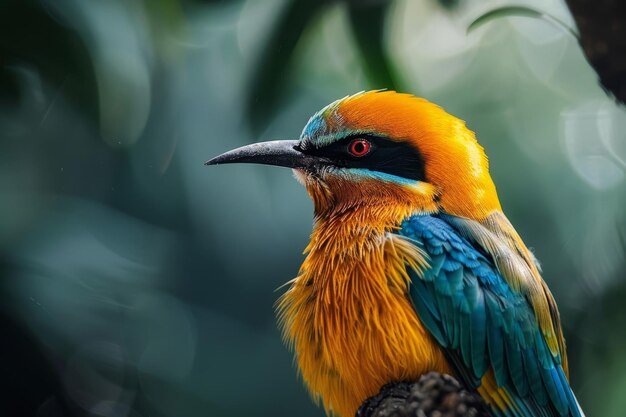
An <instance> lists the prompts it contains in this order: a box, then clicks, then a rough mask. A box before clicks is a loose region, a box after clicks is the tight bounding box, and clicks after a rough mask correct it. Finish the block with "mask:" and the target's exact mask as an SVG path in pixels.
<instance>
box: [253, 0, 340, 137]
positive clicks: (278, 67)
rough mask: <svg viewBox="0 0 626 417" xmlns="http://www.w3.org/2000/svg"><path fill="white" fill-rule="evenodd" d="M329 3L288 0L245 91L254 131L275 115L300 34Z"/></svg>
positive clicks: (322, 0)
mask: <svg viewBox="0 0 626 417" xmlns="http://www.w3.org/2000/svg"><path fill="white" fill-rule="evenodd" d="M327 4H328V2H327V1H324V0H320V1H299V0H290V1H289V2H287V4H286V5H285V6H284V9H283V11H282V13H281V15H280V16H279V18H278V20H277V22H276V24H275V25H274V27H273V28H272V31H271V33H270V34H269V36H268V37H267V40H266V42H265V44H264V46H263V47H262V48H261V50H262V52H261V53H260V54H259V60H258V62H257V64H256V66H255V68H256V71H255V72H254V73H253V74H252V76H251V79H250V81H249V85H248V88H247V92H246V114H247V117H248V121H249V122H250V125H251V126H252V128H253V130H258V129H259V128H261V127H263V126H264V125H265V124H267V123H268V122H267V120H268V119H269V118H271V116H273V115H274V113H275V111H276V108H277V105H278V103H279V101H280V100H279V99H280V98H281V96H282V89H281V87H283V85H284V83H285V80H286V78H287V76H288V74H289V69H290V64H291V58H292V56H293V53H294V50H295V48H296V45H297V43H298V41H299V40H300V37H301V36H302V33H303V32H304V30H305V29H306V28H307V26H308V25H309V24H310V22H311V21H312V20H313V19H314V18H315V17H317V15H318V14H319V13H320V12H321V11H322V10H323V9H324V8H325V7H326V6H327Z"/></svg>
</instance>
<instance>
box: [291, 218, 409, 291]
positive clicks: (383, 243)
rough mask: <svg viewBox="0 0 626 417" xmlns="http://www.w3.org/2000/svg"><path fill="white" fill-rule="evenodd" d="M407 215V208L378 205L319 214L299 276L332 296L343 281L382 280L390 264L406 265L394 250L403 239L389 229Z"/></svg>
mask: <svg viewBox="0 0 626 417" xmlns="http://www.w3.org/2000/svg"><path fill="white" fill-rule="evenodd" d="M410 214H411V212H410V209H409V208H402V207H388V206H379V207H362V208H358V207H357V208H354V209H353V210H349V211H345V212H334V213H328V214H327V215H325V216H321V217H318V218H317V219H316V222H315V226H314V229H313V233H312V234H311V241H310V243H309V245H308V247H307V249H306V252H307V258H306V260H305V262H304V264H303V265H302V269H301V277H304V279H306V280H309V281H310V282H311V283H313V284H315V285H316V286H317V287H318V288H325V289H326V290H328V291H329V292H328V293H329V294H335V295H337V294H339V293H341V291H335V290H337V289H338V288H343V287H344V285H345V284H346V283H350V282H361V283H362V281H363V279H364V278H367V279H368V280H381V281H383V280H385V279H386V278H385V276H386V275H387V274H388V272H389V271H387V269H388V267H389V265H396V266H397V265H400V266H401V267H402V268H404V267H405V264H404V261H402V260H399V257H401V258H404V256H400V254H399V251H398V250H397V247H399V246H401V245H402V244H403V243H404V242H399V241H400V240H402V239H401V238H400V237H399V236H397V235H394V234H392V233H390V232H392V231H393V230H396V229H397V228H398V227H399V226H400V224H401V222H402V220H403V219H404V218H406V217H407V216H409V215H410ZM407 257H409V258H410V257H411V256H408V255H407Z"/></svg>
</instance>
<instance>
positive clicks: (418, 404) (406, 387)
mask: <svg viewBox="0 0 626 417" xmlns="http://www.w3.org/2000/svg"><path fill="white" fill-rule="evenodd" d="M489 415H490V414H489V413H488V411H487V406H486V405H485V403H484V402H483V400H482V399H481V398H480V396H479V395H478V394H476V393H474V392H470V391H467V390H466V389H464V388H463V387H462V386H461V384H459V383H458V382H457V380H456V379H454V378H453V377H451V376H450V375H445V374H440V373H437V372H430V373H428V374H426V375H422V376H421V377H420V379H419V380H418V381H417V382H394V383H391V384H387V385H385V386H384V387H382V388H381V390H380V392H379V393H378V394H377V395H375V396H373V397H370V398H368V399H367V400H365V402H364V403H363V404H362V405H361V407H360V408H359V410H358V411H357V413H356V417H488V416H489Z"/></svg>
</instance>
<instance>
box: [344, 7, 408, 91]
mask: <svg viewBox="0 0 626 417" xmlns="http://www.w3.org/2000/svg"><path fill="white" fill-rule="evenodd" d="M388 8H389V2H369V3H368V2H364V3H357V2H351V3H350V4H349V6H348V14H349V17H350V23H351V26H352V32H353V33H354V38H355V41H356V43H357V46H358V48H359V51H360V53H361V56H362V57H363V61H364V64H365V65H364V67H365V72H366V74H367V76H368V78H369V79H370V81H371V82H372V84H373V85H374V87H375V88H388V89H391V90H395V89H397V84H396V81H395V79H396V77H395V76H394V72H393V65H392V62H391V60H390V59H389V57H388V56H387V54H386V52H385V46H384V38H385V17H386V15H387V9H388Z"/></svg>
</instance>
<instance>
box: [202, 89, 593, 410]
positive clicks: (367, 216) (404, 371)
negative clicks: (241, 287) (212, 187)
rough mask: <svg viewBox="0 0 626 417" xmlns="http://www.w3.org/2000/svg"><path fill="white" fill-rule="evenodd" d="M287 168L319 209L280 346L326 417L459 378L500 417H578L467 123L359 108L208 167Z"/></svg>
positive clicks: (562, 360)
mask: <svg viewBox="0 0 626 417" xmlns="http://www.w3.org/2000/svg"><path fill="white" fill-rule="evenodd" d="M238 162H249V163H259V164H268V165H278V166H284V167H290V168H293V170H294V172H295V175H296V178H297V179H298V180H299V181H300V182H301V183H302V184H304V185H305V187H306V189H307V191H308V192H309V194H310V196H311V198H312V200H313V203H314V206H315V224H314V228H313V233H312V235H311V241H310V243H309V245H308V246H307V248H306V250H305V253H306V254H307V256H306V259H305V261H304V263H303V264H302V267H301V269H300V272H299V274H298V276H297V277H296V278H295V279H293V280H292V281H291V282H290V283H289V289H288V290H287V291H286V292H285V294H284V295H283V296H282V297H281V298H280V300H279V302H278V312H279V319H280V323H281V326H282V329H283V333H284V337H285V339H286V341H287V342H288V344H289V345H290V346H291V347H292V348H293V349H294V350H295V354H296V358H297V363H298V365H299V369H300V372H301V375H302V377H303V379H304V381H305V383H306V385H307V386H308V388H309V390H310V392H311V394H312V396H313V397H314V398H315V399H316V400H321V401H322V403H323V405H324V407H325V409H326V411H327V413H329V414H334V415H338V416H341V417H352V416H354V414H355V412H356V410H357V409H358V407H359V405H360V404H361V403H362V402H363V401H364V400H365V399H367V398H368V397H370V396H372V395H374V394H376V393H377V392H378V390H379V389H380V388H381V386H383V385H385V384H386V383H389V382H393V381H405V380H416V379H417V378H418V377H419V376H420V375H422V374H424V373H427V372H429V371H437V372H441V373H447V374H451V375H454V376H456V377H457V378H458V379H459V380H460V381H462V383H463V384H465V385H466V386H467V387H469V388H470V389H473V390H475V391H476V392H478V393H479V395H480V396H481V397H482V398H483V399H484V400H485V402H486V403H487V404H488V406H489V407H490V409H491V410H492V413H493V415H494V416H502V417H557V416H558V417H566V416H570V417H581V416H583V413H582V411H581V410H580V407H579V406H578V403H577V401H576V398H575V396H574V394H573V393H572V390H571V388H570V386H569V383H568V370H567V356H566V351H565V341H564V339H563V333H562V330H561V324H560V319H559V312H558V309H557V306H556V303H555V301H554V298H553V297H552V294H551V293H550V290H549V289H548V287H547V286H546V284H545V282H544V281H543V279H542V278H541V275H540V268H539V265H538V264H537V261H536V260H535V258H534V256H533V254H532V253H531V252H530V251H529V250H528V248H527V247H526V245H524V243H523V242H522V240H521V238H520V236H519V235H518V234H517V232H516V231H515V229H514V228H513V226H512V225H511V223H510V222H509V221H508V219H507V218H506V216H505V215H504V213H503V212H502V208H501V206H500V202H499V200H498V195H497V193H496V188H495V186H494V183H493V181H492V179H491V177H490V175H489V171H488V162H487V157H486V155H485V153H484V151H483V148H482V147H481V146H480V145H479V144H478V143H477V142H476V138H475V136H474V133H473V132H472V131H470V130H469V129H468V128H467V127H466V126H465V123H464V122H463V121H462V120H459V119H458V118H456V117H454V116H452V115H450V114H448V113H446V112H445V111H444V110H443V109H441V108H440V107H438V106H436V105H435V104H432V103H430V102H428V101H426V100H424V99H421V98H417V97H414V96H412V95H409V94H400V93H396V92H393V91H372V92H364V93H359V94H356V95H353V96H349V97H346V98H344V99H341V100H338V101H335V102H334V103H332V104H330V105H328V106H327V107H325V108H324V109H322V110H321V111H319V112H318V113H317V114H315V115H314V116H313V117H312V118H311V119H310V120H309V122H308V123H307V125H306V126H305V128H304V130H303V132H302V135H301V137H300V139H299V140H293V141H273V142H263V143H257V144H252V145H249V146H244V147H241V148H238V149H235V150H232V151H230V152H226V153H224V154H222V155H220V156H218V157H216V158H213V159H211V160H209V161H208V162H207V164H208V165H217V164H226V163H238Z"/></svg>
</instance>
